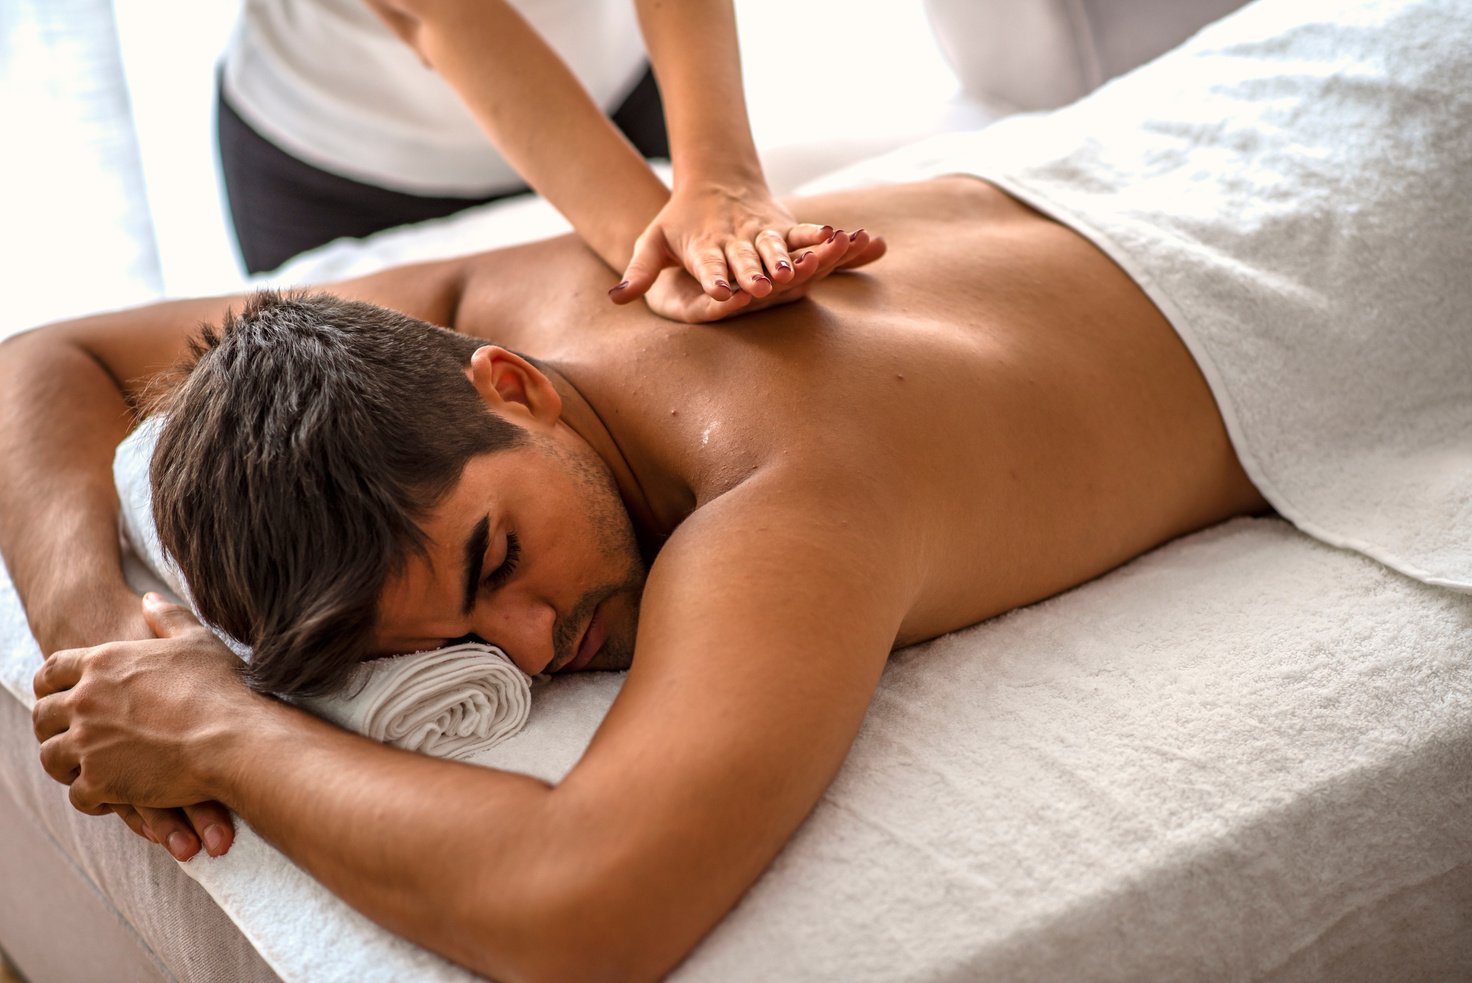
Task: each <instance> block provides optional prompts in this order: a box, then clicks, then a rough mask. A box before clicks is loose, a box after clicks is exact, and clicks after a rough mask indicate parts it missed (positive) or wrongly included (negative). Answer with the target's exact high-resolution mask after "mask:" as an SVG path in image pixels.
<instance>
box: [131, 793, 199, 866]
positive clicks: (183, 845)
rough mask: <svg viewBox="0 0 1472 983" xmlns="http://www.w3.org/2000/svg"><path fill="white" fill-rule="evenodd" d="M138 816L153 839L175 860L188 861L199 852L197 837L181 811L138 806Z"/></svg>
mask: <svg viewBox="0 0 1472 983" xmlns="http://www.w3.org/2000/svg"><path fill="white" fill-rule="evenodd" d="M138 815H140V816H142V817H143V821H144V822H146V823H147V824H148V828H149V829H150V830H152V831H153V835H154V837H155V839H156V840H157V841H158V842H159V843H161V844H163V847H164V849H165V850H168V851H169V854H170V855H171V856H172V857H173V858H174V859H175V860H188V859H189V858H190V857H193V856H194V855H195V854H196V853H198V852H199V847H200V842H199V837H198V836H197V835H195V832H194V827H193V826H191V825H190V823H189V819H188V817H186V816H185V815H184V812H183V810H180V809H150V808H147V807H146V806H139V807H138Z"/></svg>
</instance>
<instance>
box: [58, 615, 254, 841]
mask: <svg viewBox="0 0 1472 983" xmlns="http://www.w3.org/2000/svg"><path fill="white" fill-rule="evenodd" d="M142 615H143V620H144V622H145V624H146V625H147V626H148V627H149V628H150V629H151V631H152V632H153V633H154V634H156V635H157V636H158V637H157V638H152V639H144V640H136V641H121V642H109V643H107V644H104V645H97V646H92V647H89V648H77V649H65V650H62V651H59V652H54V653H52V655H51V656H50V657H48V658H47V660H46V662H45V663H44V664H43V665H42V666H41V668H40V669H39V670H38V671H37V673H36V676H35V680H34V686H35V692H36V698H37V699H36V706H35V709H34V710H33V712H32V723H33V726H34V729H35V734H36V739H37V740H38V741H40V742H41V764H42V767H44V768H45V769H46V772H47V774H49V775H50V776H51V777H52V778H54V779H56V780H57V781H59V782H61V783H63V784H65V785H67V786H69V787H70V797H71V802H72V805H73V806H74V807H76V808H77V809H78V810H80V811H82V812H85V813H88V814H89V815H102V814H104V813H107V812H115V813H117V814H118V815H119V816H120V817H121V818H122V819H123V821H124V822H125V823H127V825H128V827H129V828H130V829H132V830H133V831H134V832H135V833H137V834H138V835H140V836H143V837H145V838H147V839H150V840H152V841H154V842H157V843H160V844H161V845H163V846H164V847H165V848H166V849H168V851H169V852H170V853H171V854H172V855H173V856H174V857H176V858H177V859H179V860H187V859H189V858H190V857H192V856H194V855H195V854H196V853H198V852H199V850H200V848H201V846H203V848H204V849H205V850H206V851H207V852H208V853H209V854H210V855H211V856H219V855H221V854H223V853H225V852H226V851H227V850H228V849H229V848H230V845H231V843H232V842H233V840H234V826H233V824H232V822H231V819H230V814H229V811H228V810H227V809H226V808H225V807H224V806H223V805H221V804H220V803H218V802H215V801H212V800H211V795H210V794H209V792H208V790H207V788H206V785H205V782H204V780H203V774H202V771H201V769H200V768H199V767H197V766H198V765H199V764H200V757H201V754H205V753H207V748H206V747H205V744H206V743H207V739H208V736H209V735H210V734H211V733H212V732H213V731H215V730H216V729H217V728H219V727H220V726H221V725H223V723H224V722H225V721H226V720H227V719H229V718H230V717H231V715H232V714H238V713H239V712H240V711H241V709H242V708H243V707H248V706H249V704H250V702H251V701H257V700H261V699H264V698H263V697H259V696H257V695H256V694H253V693H251V692H250V691H249V690H248V689H247V688H246V687H245V684H244V683H243V681H242V680H241V678H240V675H239V672H238V669H239V664H240V663H239V660H238V659H237V658H236V657H235V656H234V655H233V654H232V653H230V651H229V650H228V649H226V648H225V647H224V646H223V645H222V644H221V643H220V642H219V640H218V639H216V638H215V637H214V635H212V634H211V633H210V632H209V631H208V630H207V629H205V628H203V627H202V626H200V625H199V623H198V622H197V621H195V620H194V618H193V617H192V616H191V615H190V614H189V612H188V611H186V610H185V609H183V608H180V607H178V606H177V605H173V604H169V603H167V602H165V601H163V599H162V598H157V597H156V595H150V597H149V598H147V599H145V600H144V602H143V604H142Z"/></svg>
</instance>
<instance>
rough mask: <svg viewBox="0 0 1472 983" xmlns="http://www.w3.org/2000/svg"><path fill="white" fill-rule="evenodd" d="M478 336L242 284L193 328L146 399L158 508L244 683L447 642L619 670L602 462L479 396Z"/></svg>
mask: <svg viewBox="0 0 1472 983" xmlns="http://www.w3.org/2000/svg"><path fill="white" fill-rule="evenodd" d="M482 347H484V346H483V344H482V343H481V342H479V341H477V340H475V339H473V338H470V337H467V336H466V335H463V334H457V333H456V332H453V331H448V330H446V329H443V328H438V327H434V326H432V325H429V324H425V323H424V322H422V321H417V320H415V319H413V318H410V317H407V316H404V315H402V314H399V313H397V312H394V311H390V310H386V309H384V308H381V307H376V306H373V305H370V304H365V303H361V302H354V301H345V300H341V299H338V298H335V297H332V296H330V295H326V294H303V293H299V294H294V295H287V296H282V295H279V294H275V293H261V294H257V295H255V296H253V297H252V298H251V299H250V301H249V302H248V303H247V304H246V305H245V307H244V309H243V310H242V312H241V313H240V315H239V316H234V315H231V316H228V317H227V318H226V319H225V322H224V324H223V327H222V329H221V330H219V331H214V330H207V331H206V332H205V333H204V335H203V338H202V342H201V344H200V346H199V347H198V348H197V350H196V354H195V358H194V359H193V361H192V364H190V365H189V366H187V368H186V369H185V370H184V372H187V374H181V376H180V378H179V380H178V382H177V383H176V384H175V385H174V386H173V387H172V388H170V389H169V390H168V391H167V393H166V397H165V398H166V400H167V402H166V404H165V405H164V406H163V407H162V408H163V409H164V411H165V412H166V413H168V416H169V422H168V423H167V425H166V426H165V427H164V428H163V430H162V432H161V435H160V438H159V442H158V447H157V453H156V454H155V456H154V459H153V467H152V474H151V482H152V484H153V487H154V496H153V503H154V520H155V523H156V525H157V527H158V530H159V534H160V537H161V540H162V542H163V544H164V545H165V547H166V548H167V549H168V550H169V552H170V553H171V554H172V555H173V557H174V558H175V559H176V561H177V562H178V563H179V564H180V567H181V570H182V571H183V572H184V575H185V577H186V580H187V582H188V583H189V584H190V585H191V588H192V593H193V596H194V601H195V605H196V607H197V608H198V610H199V612H200V614H201V615H202V616H203V617H204V618H206V619H207V620H208V621H210V622H212V623H213V624H215V625H217V626H219V627H221V628H223V629H224V630H226V631H227V632H229V633H230V634H231V635H233V636H234V637H236V638H238V639H240V640H242V641H244V642H246V643H247V644H249V645H250V646H251V648H252V660H251V662H250V663H249V666H248V668H247V670H246V676H247V678H248V679H249V681H250V682H251V684H252V685H253V686H255V687H256V688H257V689H259V690H261V691H262V692H267V693H276V694H283V695H317V694H320V693H324V692H327V691H330V690H332V689H334V688H336V687H337V686H338V685H339V684H341V683H342V682H343V681H344V680H345V679H346V677H347V675H348V674H349V673H350V672H351V671H352V670H353V668H354V667H355V666H356V665H357V664H358V663H359V662H360V661H361V660H362V659H363V658H365V656H366V655H381V654H395V653H402V652H412V651H416V650H422V649H427V648H435V647H438V646H441V645H444V644H446V643H447V642H448V641H451V640H454V639H455V638H457V637H461V636H477V637H479V638H481V639H489V638H494V639H496V640H497V642H498V644H500V645H502V646H504V648H505V649H506V651H507V652H508V654H509V655H510V656H511V657H512V659H513V660H514V661H515V662H516V663H517V665H518V666H519V668H521V669H522V670H523V671H524V672H526V673H528V674H529V675H534V674H537V673H544V672H557V671H561V670H564V669H569V670H577V669H583V668H595V669H607V668H614V669H627V668H628V667H629V664H630V662H631V661H632V659H633V649H634V623H635V617H636V613H637V611H638V604H639V594H640V591H641V589H642V587H643V583H644V575H645V563H644V560H643V558H642V557H641V556H640V553H639V549H638V545H637V542H636V540H635V536H634V531H633V528H632V525H631V523H630V521H629V516H628V513H627V512H625V510H624V508H623V505H622V503H621V502H620V499H619V492H618V488H617V486H616V485H615V483H614V481H613V480H612V477H611V475H610V473H609V470H608V466H607V465H606V464H605V463H604V462H603V461H602V460H601V459H600V458H599V457H598V456H597V454H596V453H595V452H593V450H592V449H591V448H590V447H589V446H588V445H587V444H586V443H583V442H581V441H577V440H572V439H568V438H569V437H570V436H571V435H570V434H569V433H566V432H562V433H558V432H554V433H552V434H543V433H541V432H537V431H530V430H528V429H526V428H524V427H522V426H519V425H518V424H517V423H515V422H513V421H512V420H509V419H507V418H506V417H504V416H502V415H499V414H497V413H495V412H493V411H492V410H490V409H488V408H487V405H486V402H485V401H484V400H483V399H482V397H481V395H480V393H479V392H478V391H477V388H476V382H477V368H476V366H477V365H479V366H482V369H481V370H480V371H481V375H482V377H483V376H484V369H483V366H484V365H485V363H486V361H487V359H488V358H489V357H490V356H491V352H490V351H489V350H488V351H486V352H485V353H484V354H483V355H481V356H479V357H477V356H476V352H477V351H478V350H479V349H481V348H482ZM498 357H500V358H501V359H503V360H505V361H507V362H508V363H515V364H516V365H517V367H518V369H519V370H520V371H522V372H524V373H527V374H528V375H531V374H536V373H537V371H538V370H537V369H536V368H535V367H534V366H533V365H532V364H531V363H530V362H527V361H525V360H523V359H521V358H520V357H519V356H515V355H512V354H511V353H509V352H502V353H499V356H498ZM487 384H489V383H487ZM472 462H474V466H473V467H468V465H470V464H471V463H472ZM509 501H515V502H518V507H517V509H516V511H515V512H514V513H508V510H507V508H506V503H507V502H509ZM513 518H514V525H513V524H512V522H513ZM523 536H525V537H526V538H527V539H529V540H530V541H531V542H532V543H533V544H534V546H535V547H536V552H535V553H534V554H532V555H525V554H524V553H523V550H522V539H523ZM513 580H514V582H515V586H512V582H513ZM533 590H536V591H539V592H540V593H539V594H538V596H537V598H536V601H535V602H533V603H530V604H528V605H526V606H525V608H520V607H516V606H515V605H516V602H515V600H514V597H515V595H516V594H520V593H530V592H531V591H533ZM498 594H499V595H500V598H501V600H500V601H498V602H497V603H488V601H489V599H491V598H494V597H496V596H497V595H498ZM508 609H509V610H508Z"/></svg>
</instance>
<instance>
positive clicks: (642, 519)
mask: <svg viewBox="0 0 1472 983" xmlns="http://www.w3.org/2000/svg"><path fill="white" fill-rule="evenodd" d="M539 367H540V368H541V370H542V371H543V372H544V373H545V374H546V375H547V378H548V379H550V380H551V382H552V384H553V386H555V387H556V389H557V392H558V395H560V396H561V397H562V419H561V424H562V425H564V426H566V427H567V428H568V429H569V430H571V431H572V432H573V433H575V434H577V435H578V436H579V437H581V438H582V439H583V440H584V441H585V442H586V443H587V444H588V446H589V447H591V448H592V449H593V451H594V453H596V454H597V455H598V456H599V457H600V458H602V459H603V463H604V464H605V466H607V468H608V470H609V473H610V474H611V475H612V477H613V481H614V484H615V485H616V486H617V487H618V493H619V497H620V498H621V499H622V500H623V504H624V508H625V510H626V511H627V512H628V513H629V518H630V519H632V520H633V523H634V530H635V533H636V534H637V536H638V538H639V545H640V548H641V550H642V551H643V552H644V553H645V555H646V559H652V557H653V554H654V553H655V552H656V551H657V550H658V548H659V547H660V545H662V544H663V542H664V541H665V539H667V538H668V537H669V534H670V533H671V532H672V531H673V529H674V525H675V524H676V523H678V521H679V519H680V518H683V516H684V514H685V513H686V512H688V510H689V509H688V505H687V504H686V503H687V502H688V498H689V496H688V494H683V493H682V492H681V490H680V488H679V487H678V483H677V482H674V481H672V480H670V479H669V478H668V477H666V476H663V475H662V474H661V472H660V469H659V468H657V467H655V466H653V464H652V462H646V461H641V460H639V458H638V455H637V449H636V448H632V447H627V448H626V447H625V446H624V445H623V444H621V443H620V442H619V440H618V438H617V437H616V436H615V435H614V433H613V431H612V430H611V429H610V428H609V426H608V425H607V424H606V423H605V422H604V420H603V417H602V416H601V415H600V414H599V413H598V410H597V409H596V408H595V407H594V406H593V404H592V403H590V402H589V401H588V400H587V398H586V397H584V396H583V394H582V392H580V391H579V390H578V388H577V386H575V385H574V384H573V383H572V381H571V380H569V379H568V378H567V376H565V375H564V374H563V373H562V372H561V371H560V370H559V369H558V368H557V367H556V366H554V365H549V364H547V363H546V362H542V363H540V365H539Z"/></svg>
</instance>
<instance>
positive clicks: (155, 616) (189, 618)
mask: <svg viewBox="0 0 1472 983" xmlns="http://www.w3.org/2000/svg"><path fill="white" fill-rule="evenodd" d="M143 620H144V621H147V622H148V627H149V628H151V629H153V633H154V635H156V636H158V637H159V638H174V637H176V636H179V635H183V634H184V633H185V632H188V631H191V630H192V629H195V628H198V627H199V619H198V618H196V617H195V616H194V614H193V613H192V612H191V611H190V610H189V609H188V608H186V607H182V606H180V605H178V604H170V603H169V602H168V601H167V600H166V599H165V598H164V596H163V595H162V594H155V593H153V592H152V591H149V592H148V593H147V594H144V595H143Z"/></svg>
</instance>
